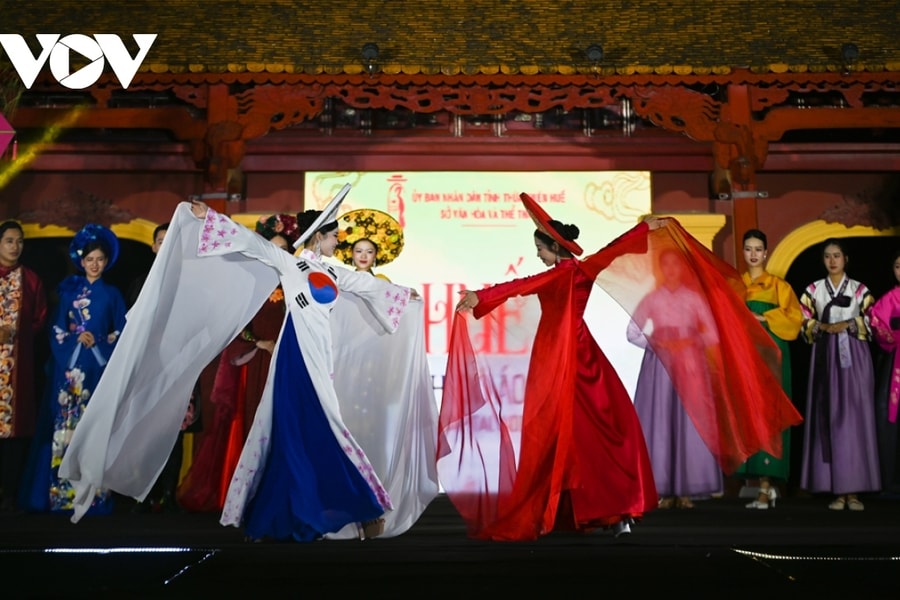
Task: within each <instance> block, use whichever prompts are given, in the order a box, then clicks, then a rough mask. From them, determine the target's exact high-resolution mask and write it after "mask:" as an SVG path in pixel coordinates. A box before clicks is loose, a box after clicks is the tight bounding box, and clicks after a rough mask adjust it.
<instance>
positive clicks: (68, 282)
mask: <svg viewBox="0 0 900 600" xmlns="http://www.w3.org/2000/svg"><path fill="white" fill-rule="evenodd" d="M118 254H119V241H118V238H116V236H115V234H113V232H112V231H110V230H109V229H107V228H106V227H103V226H101V225H96V224H88V225H85V226H84V228H82V229H81V231H79V232H78V233H77V234H75V237H74V238H73V239H72V242H71V243H70V244H69V255H70V257H71V258H72V262H73V263H74V265H75V267H76V269H77V270H78V271H80V273H78V274H76V275H71V276H69V277H67V278H66V279H64V280H63V281H62V282H61V283H60V284H59V287H58V290H57V291H58V296H59V305H58V307H57V310H56V316H55V317H54V318H53V320H52V321H51V323H50V325H51V331H50V334H51V339H50V348H51V350H52V353H53V356H52V366H51V369H50V380H49V384H48V386H49V389H48V393H47V394H46V400H45V402H46V403H47V404H46V405H45V406H44V410H43V411H42V419H41V423H40V424H39V427H40V428H41V430H42V431H40V432H39V433H38V436H41V437H40V438H36V440H35V444H34V446H33V447H32V453H31V457H30V461H29V462H30V465H31V466H30V468H31V469H32V473H31V475H30V479H31V485H30V490H27V493H28V496H27V498H26V499H25V500H23V503H24V504H25V508H26V509H27V510H32V511H44V510H51V511H60V512H71V511H72V509H73V500H74V497H75V490H74V488H73V487H72V486H71V484H70V483H69V481H68V480H67V479H66V478H65V477H63V476H61V475H60V474H59V472H58V471H59V466H60V463H61V462H62V460H63V457H64V456H65V454H66V451H67V448H68V445H69V441H70V440H71V438H72V435H73V433H74V431H75V429H76V426H77V425H78V423H79V421H80V420H81V417H82V415H83V414H84V412H85V410H86V409H87V407H88V405H89V403H90V402H91V399H92V395H93V393H94V389H95V387H96V385H97V383H98V382H99V381H100V377H101V375H102V374H103V372H104V370H105V368H106V365H107V362H108V361H109V358H110V355H111V354H112V352H113V349H114V348H115V346H116V342H117V341H118V339H119V335H120V333H121V332H122V328H123V327H124V326H125V300H124V298H123V297H122V294H121V292H120V291H119V290H118V289H117V288H116V287H114V286H112V285H110V284H108V283H106V282H105V281H104V280H103V273H104V272H105V271H106V270H107V269H108V268H110V267H111V266H113V265H114V264H115V262H116V258H117V257H118ZM111 509H112V498H111V496H110V494H109V493H108V491H106V490H98V491H97V493H96V494H95V495H94V497H93V499H92V507H91V509H90V512H91V513H92V514H106V513H109V512H110V511H111Z"/></svg>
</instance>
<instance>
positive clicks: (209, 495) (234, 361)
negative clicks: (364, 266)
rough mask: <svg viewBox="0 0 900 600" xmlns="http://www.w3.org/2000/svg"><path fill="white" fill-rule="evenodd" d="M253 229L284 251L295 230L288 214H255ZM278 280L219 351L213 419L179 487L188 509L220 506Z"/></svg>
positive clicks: (280, 318)
mask: <svg viewBox="0 0 900 600" xmlns="http://www.w3.org/2000/svg"><path fill="white" fill-rule="evenodd" d="M255 229H256V233H258V234H260V235H261V236H262V237H264V238H265V239H267V240H269V241H270V242H271V243H272V244H274V245H276V246H278V247H279V248H281V249H282V250H284V251H285V252H288V253H292V252H293V244H294V242H295V241H296V240H297V237H298V236H299V235H300V232H299V231H298V230H297V218H296V217H295V216H294V215H289V214H276V215H270V216H267V217H260V219H259V220H258V221H257V223H256V226H255ZM285 310H286V309H285V303H284V290H283V289H282V287H281V286H280V285H279V286H278V287H276V288H275V289H274V290H272V293H271V294H269V297H268V298H267V299H266V301H265V302H264V303H263V305H262V307H261V308H260V309H259V311H258V312H257V313H256V315H254V317H253V320H252V321H250V322H249V323H247V325H246V326H245V327H244V329H243V331H241V333H240V335H238V337H236V338H235V339H234V340H233V341H232V342H231V343H230V344H228V346H227V347H226V348H225V349H224V350H223V351H222V354H221V356H220V357H219V362H218V367H217V368H216V375H215V379H214V381H213V386H212V389H211V390H210V395H209V399H210V403H211V404H212V406H213V410H214V412H213V417H212V419H213V422H212V425H211V426H208V428H207V431H206V432H205V433H204V434H203V437H202V438H201V439H200V443H199V445H198V446H197V450H196V453H195V456H194V462H193V463H192V465H191V468H190V470H188V472H187V474H186V475H185V476H184V479H183V480H182V482H181V484H180V485H179V486H178V502H179V504H180V505H181V507H182V508H184V509H185V510H188V511H191V512H204V511H221V510H222V507H223V506H224V504H225V493H226V491H227V490H228V484H229V482H230V481H231V476H232V474H233V473H234V469H235V467H237V462H238V458H239V457H240V454H241V449H242V448H243V447H244V441H245V440H246V439H247V434H248V433H249V432H250V426H251V424H252V423H253V416H254V415H255V414H256V407H257V406H258V405H259V400H260V397H261V396H262V392H263V389H264V388H265V384H266V379H267V377H268V373H269V361H270V359H271V357H272V352H273V351H274V350H275V340H276V339H277V338H278V332H279V331H280V330H281V325H282V323H283V322H284V315H285Z"/></svg>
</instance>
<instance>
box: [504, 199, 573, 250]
mask: <svg viewBox="0 0 900 600" xmlns="http://www.w3.org/2000/svg"><path fill="white" fill-rule="evenodd" d="M519 198H521V199H522V202H523V203H524V204H525V210H527V211H528V214H529V215H531V220H532V221H534V224H535V225H536V226H537V228H538V229H539V230H540V231H542V232H544V233H546V234H547V235H549V236H550V237H552V238H553V239H554V240H555V241H556V243H558V244H559V245H560V246H561V247H563V248H565V249H566V250H568V251H569V252H571V253H572V256H581V254H582V253H584V250H582V249H581V246H579V245H578V244H577V243H576V242H573V241H572V240H567V239H565V238H564V237H563V236H561V235H560V234H559V232H558V231H556V228H555V227H553V225H551V224H550V221H551V219H550V215H548V214H547V213H546V211H545V210H544V209H543V208H541V206H540V205H539V204H538V203H537V201H536V200H535V199H534V198H532V197H531V196H529V195H528V194H526V193H525V192H522V193H521V194H519Z"/></svg>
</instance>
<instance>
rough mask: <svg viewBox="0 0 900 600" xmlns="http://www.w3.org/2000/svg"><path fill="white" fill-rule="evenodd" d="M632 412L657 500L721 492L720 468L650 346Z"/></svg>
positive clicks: (645, 354)
mask: <svg viewBox="0 0 900 600" xmlns="http://www.w3.org/2000/svg"><path fill="white" fill-rule="evenodd" d="M634 408H635V410H636V411H637V414H638V419H639V420H640V422H641V428H642V429H643V431H644V438H645V439H646V441H647V449H648V450H649V452H650V463H651V464H652V465H653V479H654V480H655V482H656V490H657V492H659V495H660V497H663V496H694V497H696V496H708V495H710V494H717V493H720V492H721V491H722V488H723V484H722V470H721V468H720V467H719V464H718V462H716V459H715V457H714V456H713V454H712V452H710V451H709V448H707V446H706V444H705V443H704V442H703V439H702V438H701V437H700V434H699V433H698V432H697V428H696V427H694V423H693V422H692V421H691V419H690V417H688V414H687V412H685V410H684V407H683V406H682V404H681V399H680V398H679V397H678V394H677V393H676V392H675V387H674V386H673V385H672V380H671V379H670V378H669V375H668V373H667V372H666V369H665V368H664V367H663V365H662V363H661V362H660V361H659V359H658V358H657V357H656V354H654V353H653V351H652V350H650V349H649V348H648V349H647V350H646V352H645V353H644V359H643V362H642V363H641V370H640V374H639V377H638V383H637V388H636V389H635V393H634Z"/></svg>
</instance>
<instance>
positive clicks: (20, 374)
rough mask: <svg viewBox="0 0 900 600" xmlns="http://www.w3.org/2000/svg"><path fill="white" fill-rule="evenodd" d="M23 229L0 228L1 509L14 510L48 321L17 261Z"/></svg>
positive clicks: (35, 282) (10, 224)
mask: <svg viewBox="0 0 900 600" xmlns="http://www.w3.org/2000/svg"><path fill="white" fill-rule="evenodd" d="M24 247H25V236H24V233H23V231H22V226H21V225H20V224H19V223H18V222H16V221H5V222H3V223H2V224H0V490H2V500H0V510H2V511H8V510H13V509H14V508H15V504H16V497H17V495H18V491H19V482H20V481H21V478H22V467H23V465H24V464H25V460H26V457H27V455H28V445H29V443H30V442H31V438H32V437H33V436H34V427H35V415H36V414H37V404H38V402H37V398H38V395H37V392H36V389H35V388H36V380H35V369H34V362H35V346H34V343H35V337H36V336H38V335H39V334H40V332H41V331H42V330H43V327H44V324H45V322H46V320H47V297H46V295H45V294H44V286H43V284H42V283H41V279H40V277H38V276H37V274H36V273H35V272H34V271H32V270H31V269H29V268H28V267H26V266H24V265H23V264H22V263H21V262H20V259H21V257H22V250H23V248H24Z"/></svg>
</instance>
